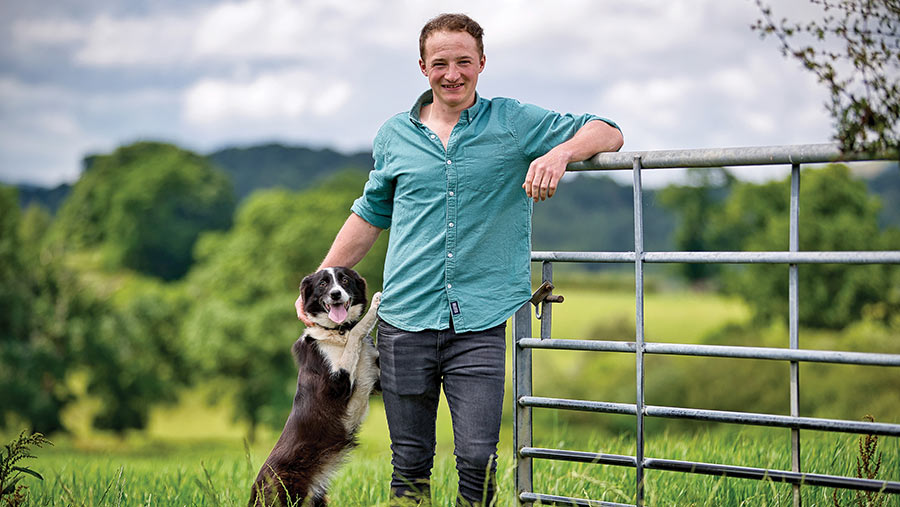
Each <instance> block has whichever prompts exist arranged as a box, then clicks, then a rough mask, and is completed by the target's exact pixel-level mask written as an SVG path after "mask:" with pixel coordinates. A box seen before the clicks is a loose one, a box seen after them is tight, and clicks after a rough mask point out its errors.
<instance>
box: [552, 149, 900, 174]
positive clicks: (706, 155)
mask: <svg viewBox="0 0 900 507" xmlns="http://www.w3.org/2000/svg"><path fill="white" fill-rule="evenodd" d="M897 155H898V154H897V152H896V151H892V152H886V153H878V154H875V155H871V154H862V153H841V150H840V148H839V147H838V145H837V144H835V143H824V144H804V145H795V146H790V145H788V146H749V147H740V148H700V149H692V150H655V151H632V152H627V151H625V152H623V151H620V152H614V153H599V154H597V155H595V156H594V157H593V158H591V159H590V160H585V161H583V162H573V163H571V164H569V165H568V168H567V170H568V171H593V170H597V169H631V168H632V167H633V165H632V164H633V159H634V157H640V158H641V166H642V167H643V168H644V169H681V168H685V167H722V166H754V165H759V166H762V165H790V164H824V163H829V162H854V161H865V160H897Z"/></svg>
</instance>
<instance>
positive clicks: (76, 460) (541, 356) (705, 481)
mask: <svg viewBox="0 0 900 507" xmlns="http://www.w3.org/2000/svg"><path fill="white" fill-rule="evenodd" d="M628 280H629V277H627V276H626V277H624V278H623V279H622V280H620V281H619V282H614V283H609V284H608V285H606V286H604V287H602V288H601V290H598V287H597V286H595V285H594V286H586V285H583V284H580V283H578V280H577V278H573V279H571V280H570V281H569V282H568V283H567V282H566V281H565V278H563V279H561V280H560V282H559V283H557V286H558V290H557V292H559V293H562V294H563V295H565V297H566V302H565V303H564V304H562V305H557V306H556V307H555V308H554V314H553V319H554V337H555V338H584V337H591V338H603V339H621V340H630V339H633V338H632V337H631V336H629V335H628V333H633V327H634V295H633V292H632V289H631V288H630V287H629V286H628ZM645 313H646V315H647V320H646V334H647V337H648V340H654V341H680V342H685V343H719V342H723V341H728V340H733V339H736V338H729V337H730V336H733V335H731V334H727V333H723V332H722V330H723V329H729V328H736V327H737V328H740V327H741V326H745V325H746V324H747V323H748V321H749V319H750V314H749V311H748V310H747V308H746V307H745V306H744V305H743V304H742V303H741V302H740V301H739V300H736V299H731V298H727V297H723V296H721V295H718V294H714V293H708V292H695V291H690V290H688V289H686V288H680V287H676V288H661V289H659V290H653V291H651V292H650V293H648V295H647V298H646V302H645ZM534 329H538V326H537V322H536V321H535V325H534ZM870 331H871V330H866V329H862V330H857V331H856V333H855V334H853V333H850V334H851V335H852V336H851V337H850V338H848V339H843V338H841V340H842V341H841V343H840V344H839V345H835V343H836V342H837V341H838V337H837V336H835V335H834V334H827V333H813V332H808V333H806V332H805V333H804V335H803V336H804V342H802V343H804V346H809V344H810V343H814V344H823V345H828V346H829V347H830V346H835V347H836V348H841V347H843V346H844V345H845V344H847V345H846V346H852V347H856V346H859V347H863V348H865V347H870V346H871V347H873V348H872V349H870V350H880V349H878V348H877V347H882V349H883V348H884V347H887V348H888V349H889V351H892V352H898V350H895V348H896V347H898V345H897V342H898V341H900V340H897V339H896V338H897V337H896V336H890V333H885V332H881V334H878V333H872V332H870ZM757 335H758V336H757ZM857 335H858V336H857ZM754 336H756V338H757V339H758V340H760V341H761V342H763V343H766V344H768V345H769V346H786V343H787V338H786V331H785V330H784V329H783V328H781V327H779V326H769V327H766V328H764V330H763V331H761V332H759V333H756V334H755V335H754ZM782 336H783V337H784V342H783V343H778V344H775V343H770V342H774V341H778V340H779V339H780V337H782ZM859 336H861V337H865V338H866V339H869V341H871V340H874V341H875V343H874V345H873V344H871V343H868V342H866V340H864V339H863V338H860V337H859ZM507 348H508V354H510V355H511V350H510V347H509V346H508V347H507ZM620 356H621V357H620ZM620 356H616V355H603V356H600V357H587V356H586V355H585V354H583V353H582V354H577V353H568V352H559V351H540V353H538V351H536V353H535V374H534V384H535V393H536V394H538V395H547V396H562V397H582V398H583V399H597V400H604V401H620V402H626V403H627V402H631V403H633V402H634V399H633V397H634V394H633V393H634V385H633V384H634V364H633V361H634V359H633V356H631V355H626V354H622V355H620ZM698 365H699V363H697V362H696V361H695V360H686V361H680V362H679V361H655V362H654V363H653V364H648V366H649V367H650V368H654V370H652V371H650V372H649V373H648V380H647V389H648V403H653V404H660V405H662V404H667V403H669V402H670V401H671V402H673V403H674V401H677V400H684V399H685V398H684V397H683V396H682V397H681V398H679V396H681V395H684V394H685V393H679V392H678V389H675V388H673V387H672V386H673V385H674V386H680V387H679V389H681V388H684V389H687V388H688V387H690V388H691V392H692V393H693V392H694V391H697V392H700V395H697V396H693V397H691V396H688V397H687V398H686V399H687V402H686V403H687V405H686V406H701V407H703V408H733V407H732V404H734V405H741V406H742V408H744V409H746V410H753V411H757V410H758V411H765V410H764V409H769V408H770V407H775V408H774V410H776V411H777V410H779V407H782V408H783V407H784V406H786V403H787V391H786V388H785V387H784V385H786V376H787V375H786V371H787V367H786V366H783V365H778V366H776V367H772V371H771V372H769V373H767V372H765V371H764V370H765V369H764V368H760V367H759V366H758V365H755V364H752V365H750V366H746V367H736V366H735V364H734V363H731V362H726V363H724V366H719V367H716V368H718V369H716V368H698ZM742 368H743V369H742ZM507 370H508V371H509V370H510V368H509V367H508V368H507ZM755 370H760V373H759V375H758V376H759V377H761V379H762V380H759V381H756V382H753V381H747V379H740V378H738V379H736V380H735V379H732V380H733V382H732V383H728V382H721V383H717V382H714V381H712V380H711V379H714V378H716V377H717V376H722V375H723V371H725V372H732V371H733V372H736V373H737V374H739V373H746V372H747V371H750V372H753V371H755ZM874 370H876V371H875V372H874V373H853V374H852V375H838V374H836V373H835V371H832V370H828V369H825V370H809V371H808V372H804V374H805V376H802V377H801V379H807V378H808V379H811V381H810V382H809V386H808V390H809V394H808V395H807V394H806V392H807V388H806V387H804V396H807V398H808V400H809V401H807V403H806V405H804V407H805V408H804V415H824V416H828V417H847V418H854V419H859V418H862V417H863V416H864V415H865V413H859V412H860V411H862V410H865V411H866V413H874V415H875V416H876V420H879V421H883V422H900V421H898V417H900V414H898V413H897V412H898V411H897V408H896V407H898V406H900V399H897V397H898V396H900V392H898V391H900V390H898V389H890V388H889V387H884V386H890V385H893V386H898V385H900V382H898V377H897V373H896V372H892V371H885V370H888V369H886V368H875V369H874ZM841 371H843V370H840V371H839V372H841ZM854 371H855V370H854ZM781 377H784V383H783V384H784V385H782V384H778V382H779V381H777V380H774V379H777V378H781ZM833 377H837V378H833ZM856 377H858V379H857V380H854V378H856ZM801 382H802V380H801ZM772 383H775V384H778V385H774V386H773V385H770V384H772ZM860 383H861V384H864V385H867V386H870V389H868V392H872V393H874V394H875V397H874V398H875V399H874V401H872V400H870V401H867V402H859V403H868V405H866V404H863V405H854V404H853V403H851V401H852V400H854V399H856V398H860V397H859V396H858V393H856V392H853V388H854V387H855V386H857V385H858V384H860ZM760 384H765V385H760ZM736 386H737V387H736ZM841 386H844V388H842V387H841ZM871 386H874V387H871ZM842 389H843V390H842ZM208 390H209V386H206V387H204V386H201V387H199V388H197V389H195V390H192V391H190V392H187V393H184V395H183V396H182V397H181V401H180V402H179V403H178V404H177V405H176V406H171V407H160V408H157V409H154V412H153V416H152V418H151V422H150V425H149V428H148V429H147V430H146V431H143V432H140V433H129V434H126V435H125V436H113V435H110V434H104V433H98V432H95V431H92V430H91V429H90V428H89V426H88V424H87V421H88V420H89V417H90V414H91V412H92V410H93V409H94V408H95V407H93V406H92V402H91V401H90V400H85V401H84V402H83V403H80V404H77V405H76V406H75V407H74V408H72V409H71V410H70V411H69V413H68V414H67V421H68V424H69V427H70V428H71V429H72V430H73V431H72V434H71V435H68V436H64V435H58V436H57V435H53V436H51V440H53V441H54V444H55V445H53V446H51V447H45V448H42V449H37V450H35V455H36V456H37V458H36V459H32V460H27V461H26V462H25V463H23V464H24V465H26V466H29V467H30V468H32V469H34V470H36V471H38V472H40V473H41V474H42V475H43V476H44V481H38V480H35V479H32V478H30V477H29V478H26V479H25V480H24V481H23V483H25V484H27V486H28V488H29V489H28V494H29V498H30V501H31V503H32V504H34V505H74V506H95V505H96V506H120V505H135V506H137V505H142V506H152V505H241V504H245V503H246V501H247V499H248V498H249V485H250V483H251V481H252V480H253V478H254V477H255V475H256V473H257V471H258V469H259V466H260V465H261V464H262V462H263V460H264V459H265V457H266V455H267V454H268V452H269V450H270V449H271V446H272V445H273V443H274V441H275V440H276V439H277V436H278V433H279V431H280V428H278V429H271V428H269V429H265V428H263V429H261V430H260V431H258V432H257V435H256V438H255V442H254V443H253V444H248V443H247V441H246V439H245V433H246V428H245V427H244V426H243V425H241V424H240V423H236V422H234V421H233V420H232V418H231V416H230V412H229V406H228V400H220V401H219V403H217V404H214V405H208V404H207V403H206V400H207V398H208V396H207V394H208V393H207V391H208ZM740 390H745V391H747V393H745V395H740V394H738V393H737V392H736V391H740ZM508 391H509V389H508ZM844 391H849V392H844ZM629 397H630V398H629ZM720 398H726V399H724V400H723V399H720ZM710 400H713V401H710ZM822 400H832V401H831V402H830V403H827V402H825V401H822ZM835 400H836V401H835ZM748 403H750V405H749V406H744V405H746V404H748ZM92 407H93V408H92ZM505 407H506V408H505V412H506V413H505V414H504V416H505V420H504V427H503V430H502V433H501V442H500V451H499V454H500V460H499V466H498V481H499V494H498V503H497V504H498V505H515V497H514V493H513V490H514V487H515V486H514V480H513V459H512V455H513V448H512V447H513V446H512V414H511V412H512V411H511V407H512V397H511V393H509V392H508V395H507V400H506V405H505ZM777 413H784V410H781V411H780V412H777ZM534 417H535V436H534V445H535V446H539V447H558V448H566V449H577V450H586V451H592V452H604V453H611V454H625V455H633V454H634V429H633V427H634V420H633V418H631V417H624V416H608V415H607V416H604V415H597V414H587V415H585V414H574V415H573V414H560V413H558V412H550V411H546V410H541V409H535V416H534ZM802 435H803V445H802V459H803V463H804V469H805V470H807V471H810V472H815V473H826V474H846V475H851V476H852V475H855V473H856V458H857V456H858V438H859V437H858V436H856V435H849V434H825V433H818V432H810V431H804V432H803V433H802ZM3 436H4V437H6V438H7V439H9V438H11V437H10V435H9V434H7V435H3ZM12 436H14V434H13V435H12ZM359 440H360V445H359V447H358V448H357V449H356V450H354V452H353V453H352V455H351V458H350V460H349V462H348V463H347V464H346V466H345V467H343V468H342V469H341V471H340V472H339V474H338V475H337V476H336V478H335V480H334V482H333V486H332V488H331V495H330V499H331V502H332V504H333V505H337V506H369V505H386V501H387V495H388V488H387V484H388V480H389V477H390V451H389V447H388V446H389V443H388V439H387V426H386V422H385V419H384V413H383V408H382V406H381V403H380V400H379V399H377V398H373V400H372V406H371V409H370V413H369V416H368V418H367V420H366V422H365V423H364V426H363V429H362V432H361V434H360V439H359ZM789 442H790V440H789V432H788V430H783V429H763V428H738V427H733V426H726V425H707V424H693V425H688V424H674V423H671V422H669V421H654V422H653V424H650V425H648V437H647V442H646V455H647V456H649V457H657V458H669V459H682V460H696V461H705V462H714V463H729V464H740V465H746V466H755V467H764V468H774V469H789V468H790V464H789V460H790V457H789V456H790V451H789V449H790V443H789ZM878 451H879V452H881V453H882V457H883V461H882V465H881V474H880V475H879V478H880V479H889V480H894V481H896V480H900V443H898V439H892V438H887V437H883V438H881V439H879V447H878ZM534 470H535V473H534V477H535V489H536V490H537V491H539V492H541V493H547V494H557V495H565V496H574V497H582V498H591V499H596V500H604V501H610V502H623V503H631V502H634V471H633V470H632V469H625V468H616V467H609V466H600V465H587V464H570V463H562V462H550V461H541V460H535V464H534ZM432 489H433V492H434V499H435V505H439V506H449V505H453V504H454V502H453V499H454V494H455V491H456V471H455V468H454V461H453V456H452V432H451V430H450V418H449V411H448V410H447V408H446V405H445V404H442V406H441V409H440V411H439V416H438V445H437V458H436V461H435V470H434V477H433V487H432ZM646 491H647V493H646V494H647V497H646V499H647V504H648V505H710V506H711V505H788V504H790V501H791V495H792V493H791V487H790V486H788V485H784V484H775V483H771V482H759V481H753V480H742V479H728V480H726V479H722V478H717V477H705V476H686V475H684V474H674V473H669V472H659V471H648V472H647V486H646ZM833 493H834V490H832V489H828V488H815V487H804V488H803V495H804V504H805V505H835V498H834V497H833V496H832V495H833ZM837 500H838V503H839V504H840V505H856V503H854V502H855V496H854V493H852V492H840V493H839V494H838V498H837ZM883 501H884V505H900V497H897V496H887V497H884V498H883Z"/></svg>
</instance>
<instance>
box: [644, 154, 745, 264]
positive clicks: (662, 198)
mask: <svg viewBox="0 0 900 507" xmlns="http://www.w3.org/2000/svg"><path fill="white" fill-rule="evenodd" d="M735 182H736V180H735V178H734V176H732V175H731V174H730V173H729V172H728V171H726V170H724V169H691V170H689V172H688V182H687V183H688V184H686V185H670V186H668V187H666V188H664V189H662V190H660V191H659V194H658V195H659V202H660V204H661V205H662V206H663V207H665V208H667V209H668V210H670V211H672V212H675V213H676V214H677V215H678V225H677V226H676V228H675V233H674V238H673V239H674V243H675V248H676V249H678V250H682V251H689V252H697V251H704V250H707V251H722V250H730V249H733V247H734V245H732V244H729V243H727V240H728V239H729V238H727V237H724V236H723V235H721V234H717V235H714V234H713V231H712V230H711V229H710V228H709V227H707V220H708V219H709V217H711V216H713V215H715V214H717V213H719V212H720V211H721V209H722V206H723V205H724V200H725V197H726V196H727V195H728V192H729V191H730V190H731V188H732V186H733V185H734V184H735ZM677 266H678V270H679V271H680V272H681V274H682V276H684V278H685V279H687V280H688V281H690V282H700V281H708V280H709V279H710V278H712V277H714V276H716V275H718V274H719V273H720V269H719V268H720V266H717V265H715V264H678V265H677Z"/></svg>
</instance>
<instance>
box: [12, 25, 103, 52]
mask: <svg viewBox="0 0 900 507" xmlns="http://www.w3.org/2000/svg"><path fill="white" fill-rule="evenodd" d="M12 35H13V39H14V40H15V41H17V42H19V43H20V44H22V45H25V46H43V45H50V46H53V45H63V44H72V43H77V42H81V41H83V40H84V39H85V37H86V35H87V27H86V26H84V25H83V24H80V23H76V22H75V21H72V20H67V19H47V20H43V19H29V20H18V21H16V22H14V23H13V26H12Z"/></svg>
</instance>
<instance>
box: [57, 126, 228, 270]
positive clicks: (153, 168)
mask: <svg viewBox="0 0 900 507" xmlns="http://www.w3.org/2000/svg"><path fill="white" fill-rule="evenodd" d="M233 209H234V196H233V192H232V190H231V184H230V182H229V180H228V178H227V177H226V176H225V175H224V173H222V172H220V171H218V170H216V169H215V168H214V167H213V166H212V165H211V164H210V163H209V162H208V161H207V160H206V159H205V158H203V157H200V156H198V155H196V154H194V153H190V152H187V151H184V150H181V149H179V148H177V147H175V146H172V145H168V144H161V143H150V142H141V143H136V144H133V145H130V146H125V147H122V148H119V149H117V150H116V151H115V152H113V153H112V154H110V155H103V156H95V157H92V158H91V163H90V167H89V168H88V169H87V170H86V171H85V173H84V174H83V175H82V177H81V179H79V181H78V182H77V183H76V184H75V186H74V187H73V188H72V193H71V195H70V197H69V198H68V199H67V200H66V201H65V203H64V204H63V206H62V208H61V209H60V212H59V219H58V220H57V223H56V226H55V227H54V231H55V237H56V238H57V243H58V244H62V245H65V246H66V247H67V248H74V249H84V248H99V249H101V250H103V251H104V252H105V254H106V257H107V259H108V261H109V263H110V267H112V268H115V267H118V266H122V267H126V268H130V269H134V270H137V271H139V272H142V273H146V274H149V275H152V276H157V277H160V278H162V279H165V280H172V279H177V278H180V277H181V276H183V275H184V274H185V273H186V272H187V270H188V269H189V267H190V265H191V261H192V258H191V253H192V249H193V246H194V242H195V241H196V239H197V237H198V236H199V235H200V233H201V232H203V231H205V230H211V229H213V230H214V229H225V228H227V227H228V226H229V225H230V223H231V215H232V211H233Z"/></svg>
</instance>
